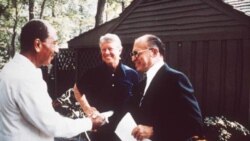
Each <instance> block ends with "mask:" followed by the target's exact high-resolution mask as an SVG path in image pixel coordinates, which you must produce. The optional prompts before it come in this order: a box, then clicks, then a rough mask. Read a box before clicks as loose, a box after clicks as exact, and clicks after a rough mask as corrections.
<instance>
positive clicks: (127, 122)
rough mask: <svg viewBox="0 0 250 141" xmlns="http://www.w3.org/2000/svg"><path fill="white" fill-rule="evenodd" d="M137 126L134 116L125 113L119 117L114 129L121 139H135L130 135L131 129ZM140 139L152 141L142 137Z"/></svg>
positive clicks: (124, 140)
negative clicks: (119, 119)
mask: <svg viewBox="0 0 250 141" xmlns="http://www.w3.org/2000/svg"><path fill="white" fill-rule="evenodd" d="M136 126H137V124H136V122H135V120H134V118H133V117H132V115H131V114H130V113H126V115H125V116H124V117H123V118H122V119H121V121H120V122H119V124H118V125H117V127H116V129H115V133H116V134H117V136H118V137H119V138H120V139H121V140H122V141H137V140H136V139H135V138H134V137H133V136H132V131H133V129H134V128H135V127H136ZM142 141H152V140H150V139H143V140H142Z"/></svg>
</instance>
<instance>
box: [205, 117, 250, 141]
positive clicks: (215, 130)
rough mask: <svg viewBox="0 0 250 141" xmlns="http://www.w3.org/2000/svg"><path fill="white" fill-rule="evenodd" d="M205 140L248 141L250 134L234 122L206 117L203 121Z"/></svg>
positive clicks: (221, 118)
mask: <svg viewBox="0 0 250 141" xmlns="http://www.w3.org/2000/svg"><path fill="white" fill-rule="evenodd" d="M204 123H205V132H206V137H207V139H208V140H209V141H210V140H216V141H249V139H250V132H249V130H248V129H247V128H245V127H244V126H243V125H241V124H240V123H238V122H236V121H229V120H228V119H226V118H225V117H223V116H221V117H206V118H205V120H204Z"/></svg>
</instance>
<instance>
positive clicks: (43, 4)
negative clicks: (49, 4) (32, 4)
mask: <svg viewBox="0 0 250 141" xmlns="http://www.w3.org/2000/svg"><path fill="white" fill-rule="evenodd" d="M45 3H46V0H43V3H42V6H41V13H40V16H39V18H40V19H42V17H43V11H44V6H45Z"/></svg>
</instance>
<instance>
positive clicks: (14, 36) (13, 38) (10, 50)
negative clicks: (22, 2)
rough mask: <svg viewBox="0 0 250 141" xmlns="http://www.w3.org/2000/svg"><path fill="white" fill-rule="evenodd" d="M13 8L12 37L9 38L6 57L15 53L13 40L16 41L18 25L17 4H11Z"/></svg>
mask: <svg viewBox="0 0 250 141" xmlns="http://www.w3.org/2000/svg"><path fill="white" fill-rule="evenodd" d="M13 5H14V7H15V19H14V25H13V35H12V38H11V45H10V47H9V48H8V55H9V56H11V57H13V56H14V55H15V52H16V49H15V48H16V46H15V39H16V29H17V23H18V7H17V2H14V3H13Z"/></svg>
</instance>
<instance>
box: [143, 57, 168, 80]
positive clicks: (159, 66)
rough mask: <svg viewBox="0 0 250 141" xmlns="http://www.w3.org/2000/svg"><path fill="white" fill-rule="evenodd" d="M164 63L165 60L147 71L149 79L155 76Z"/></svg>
mask: <svg viewBox="0 0 250 141" xmlns="http://www.w3.org/2000/svg"><path fill="white" fill-rule="evenodd" d="M163 65H164V61H159V62H157V63H155V64H154V65H153V66H152V67H151V68H150V69H149V70H148V71H147V72H146V74H147V79H150V78H153V77H154V76H155V74H156V73H157V72H158V70H159V69H160V68H161V67H162V66H163Z"/></svg>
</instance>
